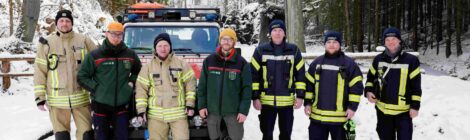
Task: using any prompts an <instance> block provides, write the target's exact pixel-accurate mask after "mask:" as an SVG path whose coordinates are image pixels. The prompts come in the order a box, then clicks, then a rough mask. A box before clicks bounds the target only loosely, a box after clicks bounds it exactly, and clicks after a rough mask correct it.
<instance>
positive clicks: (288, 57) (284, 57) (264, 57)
mask: <svg viewBox="0 0 470 140" xmlns="http://www.w3.org/2000/svg"><path fill="white" fill-rule="evenodd" d="M291 59H294V55H279V56H274V55H262V60H263V62H264V61H266V60H291Z"/></svg>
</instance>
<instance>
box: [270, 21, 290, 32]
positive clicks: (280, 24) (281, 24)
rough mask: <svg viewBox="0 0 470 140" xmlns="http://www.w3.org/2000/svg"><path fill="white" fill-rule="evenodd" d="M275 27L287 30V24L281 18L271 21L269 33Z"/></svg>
mask: <svg viewBox="0 0 470 140" xmlns="http://www.w3.org/2000/svg"><path fill="white" fill-rule="evenodd" d="M274 28H281V29H282V30H284V32H286V25H285V24H284V21H282V20H280V19H275V20H273V21H271V23H270V24H269V33H270V34H271V31H273V29H274Z"/></svg>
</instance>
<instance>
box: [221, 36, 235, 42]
mask: <svg viewBox="0 0 470 140" xmlns="http://www.w3.org/2000/svg"><path fill="white" fill-rule="evenodd" d="M220 41H221V42H233V40H232V38H230V37H228V38H225V37H223V38H222V39H220Z"/></svg>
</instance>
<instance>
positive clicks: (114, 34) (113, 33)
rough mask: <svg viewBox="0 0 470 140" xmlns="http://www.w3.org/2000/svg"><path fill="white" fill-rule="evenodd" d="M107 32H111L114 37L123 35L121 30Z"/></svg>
mask: <svg viewBox="0 0 470 140" xmlns="http://www.w3.org/2000/svg"><path fill="white" fill-rule="evenodd" d="M108 33H109V34H111V36H112V37H114V38H120V37H122V35H123V33H122V32H108Z"/></svg>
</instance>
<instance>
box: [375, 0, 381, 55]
mask: <svg viewBox="0 0 470 140" xmlns="http://www.w3.org/2000/svg"><path fill="white" fill-rule="evenodd" d="M379 2H380V0H375V12H374V13H375V47H377V46H379V38H380V33H381V31H380V25H379V14H380V10H379V9H380V7H379Z"/></svg>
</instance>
